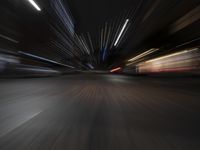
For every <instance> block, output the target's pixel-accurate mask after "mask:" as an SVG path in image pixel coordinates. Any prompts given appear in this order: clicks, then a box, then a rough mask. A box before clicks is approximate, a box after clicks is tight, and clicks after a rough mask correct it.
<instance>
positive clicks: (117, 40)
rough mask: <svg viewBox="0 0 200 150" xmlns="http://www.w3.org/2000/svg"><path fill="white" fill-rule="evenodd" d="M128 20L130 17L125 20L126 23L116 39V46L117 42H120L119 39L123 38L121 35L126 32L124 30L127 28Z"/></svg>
mask: <svg viewBox="0 0 200 150" xmlns="http://www.w3.org/2000/svg"><path fill="white" fill-rule="evenodd" d="M128 22H129V19H126V21H125V23H124V25H123V27H122V29H121V31H120V33H119V35H118V37H117V39H116V41H115V43H114V46H117V44H118V42H119V40H120V38H121V36H122V33H123V32H124V30H125V28H126V26H127V24H128Z"/></svg>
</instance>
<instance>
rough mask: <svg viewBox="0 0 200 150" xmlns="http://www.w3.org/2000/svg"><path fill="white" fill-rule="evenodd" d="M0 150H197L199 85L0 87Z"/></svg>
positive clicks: (114, 81) (77, 82) (84, 78)
mask: <svg viewBox="0 0 200 150" xmlns="http://www.w3.org/2000/svg"><path fill="white" fill-rule="evenodd" d="M0 91H1V92H0V150H199V149H200V98H199V97H200V80H199V78H179V79H178V78H164V77H163V78H162V77H161V78H157V77H130V76H122V75H92V74H84V75H67V76H63V77H52V78H33V79H28V78H27V79H9V80H8V79H1V80H0Z"/></svg>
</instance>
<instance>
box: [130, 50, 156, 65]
mask: <svg viewBox="0 0 200 150" xmlns="http://www.w3.org/2000/svg"><path fill="white" fill-rule="evenodd" d="M157 50H159V49H158V48H151V49H150V50H148V51H146V52H144V53H141V54H139V55H137V56H135V57H133V58H131V59H129V60H128V61H129V62H132V61H135V60H138V59H140V58H142V57H144V56H147V55H149V54H151V53H153V52H155V51H157Z"/></svg>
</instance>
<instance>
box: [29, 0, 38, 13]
mask: <svg viewBox="0 0 200 150" xmlns="http://www.w3.org/2000/svg"><path fill="white" fill-rule="evenodd" d="M28 1H29V2H30V3H31V4H32V6H33V7H34V8H35V9H37V11H41V8H40V7H39V6H38V5H37V4H36V2H35V1H33V0H28Z"/></svg>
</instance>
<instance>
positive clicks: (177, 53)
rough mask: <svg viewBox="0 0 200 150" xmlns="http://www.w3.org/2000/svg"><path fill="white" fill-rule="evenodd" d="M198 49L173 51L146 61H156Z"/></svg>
mask: <svg viewBox="0 0 200 150" xmlns="http://www.w3.org/2000/svg"><path fill="white" fill-rule="evenodd" d="M196 50H198V48H194V49H191V50H184V51H180V52H176V53H173V54H169V55H165V56H161V57H158V58H155V59H151V60H148V61H146V63H148V62H154V61H157V60H161V59H165V58H169V57H173V56H177V55H181V54H184V53H188V52H191V51H196Z"/></svg>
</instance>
